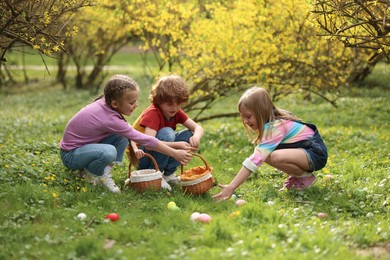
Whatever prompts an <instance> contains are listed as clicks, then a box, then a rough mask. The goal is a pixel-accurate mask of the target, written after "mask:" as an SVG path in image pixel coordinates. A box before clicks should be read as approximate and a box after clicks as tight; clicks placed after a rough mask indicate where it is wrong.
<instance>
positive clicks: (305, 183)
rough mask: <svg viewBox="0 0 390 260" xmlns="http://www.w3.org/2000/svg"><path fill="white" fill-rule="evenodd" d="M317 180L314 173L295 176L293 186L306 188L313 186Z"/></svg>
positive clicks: (298, 188) (301, 188) (300, 188)
mask: <svg viewBox="0 0 390 260" xmlns="http://www.w3.org/2000/svg"><path fill="white" fill-rule="evenodd" d="M316 181H317V177H316V176H314V174H311V175H309V176H305V177H295V181H294V183H293V187H294V188H296V189H297V190H304V189H307V188H309V187H311V186H312V185H313V184H314V183H316Z"/></svg>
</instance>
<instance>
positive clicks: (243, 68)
mask: <svg viewBox="0 0 390 260" xmlns="http://www.w3.org/2000/svg"><path fill="white" fill-rule="evenodd" d="M127 6H128V8H126V9H125V12H126V13H127V17H128V23H129V24H131V28H132V29H133V31H132V33H134V34H136V35H139V38H140V39H141V41H142V44H143V49H144V50H145V51H152V52H154V54H155V57H156V61H157V62H158V64H159V71H158V72H156V74H161V73H166V72H167V71H168V72H171V73H177V74H180V75H182V76H183V77H184V78H185V79H186V80H187V81H188V82H189V84H190V86H191V95H192V96H191V99H190V103H188V104H187V107H186V109H187V110H198V111H199V114H198V115H200V113H201V112H203V111H204V110H205V109H207V108H209V107H210V106H212V105H213V104H214V102H216V101H217V100H219V99H220V98H221V97H224V96H229V95H231V94H233V93H236V92H241V91H242V90H243V89H245V88H247V87H248V85H249V86H250V85H255V84H258V85H263V86H265V87H267V88H268V89H269V90H270V92H271V94H272V96H273V97H274V98H278V97H280V96H283V95H287V94H290V93H293V92H302V93H303V94H305V95H306V97H309V96H310V94H312V93H314V94H316V95H319V96H321V97H323V98H324V99H326V100H328V101H329V102H332V103H334V102H335V100H336V98H337V93H338V90H339V88H340V87H344V86H346V85H347V84H348V81H349V80H350V76H351V73H352V72H353V71H354V68H355V67H356V66H361V64H364V63H365V60H366V58H365V57H362V56H359V55H355V54H354V53H353V52H352V50H350V49H345V48H344V46H343V45H342V44H341V43H340V42H338V41H328V40H327V39H325V38H321V37H319V36H318V34H319V28H318V24H317V23H316V22H315V21H313V20H312V17H311V12H310V10H311V6H310V5H309V4H308V3H306V2H296V1H283V2H280V1H264V0H234V1H227V2H219V1H217V2H216V1H202V2H200V3H199V2H193V1H178V0H174V1H168V0H163V1H157V0H150V1H142V0H132V1H127ZM195 119H198V120H201V118H198V116H195Z"/></svg>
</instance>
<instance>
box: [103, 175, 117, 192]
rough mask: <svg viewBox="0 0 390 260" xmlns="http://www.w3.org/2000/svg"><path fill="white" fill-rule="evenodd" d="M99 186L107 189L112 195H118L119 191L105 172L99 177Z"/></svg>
mask: <svg viewBox="0 0 390 260" xmlns="http://www.w3.org/2000/svg"><path fill="white" fill-rule="evenodd" d="M99 181H100V184H101V185H103V186H105V187H107V188H108V189H109V190H110V191H111V192H113V193H120V189H119V187H118V186H116V184H115V182H114V180H113V179H112V177H111V174H110V173H109V172H105V173H104V174H103V175H102V176H100V177H99Z"/></svg>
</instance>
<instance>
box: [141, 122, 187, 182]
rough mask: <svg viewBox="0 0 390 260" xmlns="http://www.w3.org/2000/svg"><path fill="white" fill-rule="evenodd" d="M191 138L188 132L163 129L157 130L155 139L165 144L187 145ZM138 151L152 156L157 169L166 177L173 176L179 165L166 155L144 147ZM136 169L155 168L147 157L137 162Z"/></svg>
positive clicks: (168, 128)
mask: <svg viewBox="0 0 390 260" xmlns="http://www.w3.org/2000/svg"><path fill="white" fill-rule="evenodd" d="M191 136H192V132H191V131H190V130H182V131H180V132H177V133H176V132H175V131H174V130H173V129H172V128H170V127H164V128H161V129H160V130H158V132H157V135H156V138H157V139H158V140H161V141H165V142H179V141H184V142H187V143H188V142H189V140H190V138H191ZM140 149H142V150H143V151H144V152H146V153H148V154H150V155H152V156H153V158H154V159H155V160H156V162H157V165H158V168H159V169H160V171H161V172H164V175H166V176H168V175H171V174H173V173H174V172H175V171H176V168H177V167H178V166H179V165H180V163H179V162H178V161H176V160H175V159H173V158H172V157H169V156H168V155H165V154H162V153H159V152H155V151H151V150H147V149H146V148H145V147H144V146H141V147H140ZM138 169H155V166H154V164H153V162H152V161H151V160H150V159H149V158H148V157H146V156H144V157H142V158H141V159H140V160H139V163H138Z"/></svg>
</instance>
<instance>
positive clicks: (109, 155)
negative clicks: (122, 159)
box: [100, 145, 117, 163]
mask: <svg viewBox="0 0 390 260" xmlns="http://www.w3.org/2000/svg"><path fill="white" fill-rule="evenodd" d="M100 156H101V158H102V160H103V161H105V162H107V163H111V162H113V161H115V159H116V156H117V151H116V148H115V146H113V145H108V146H106V147H105V149H104V150H103V151H101V153H100Z"/></svg>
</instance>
